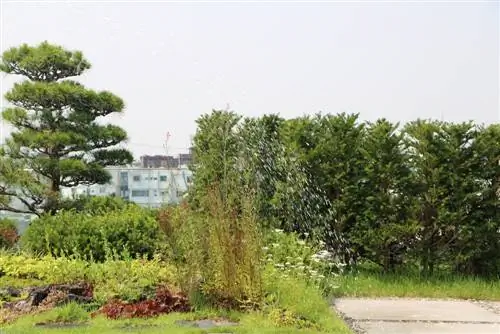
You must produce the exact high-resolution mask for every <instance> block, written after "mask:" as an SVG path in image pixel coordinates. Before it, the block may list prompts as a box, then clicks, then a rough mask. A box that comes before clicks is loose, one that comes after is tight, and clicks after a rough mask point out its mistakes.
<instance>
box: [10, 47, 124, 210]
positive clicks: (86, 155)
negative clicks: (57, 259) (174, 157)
mask: <svg viewBox="0 0 500 334" xmlns="http://www.w3.org/2000/svg"><path fill="white" fill-rule="evenodd" d="M89 68H90V63H89V62H88V61H87V60H86V59H85V58H84V57H83V54H82V53H81V52H80V51H68V50H65V49H63V48H62V47H61V46H57V45H52V44H49V43H47V42H43V43H40V44H38V45H35V46H29V45H26V44H23V45H21V46H20V47H15V48H10V49H8V50H6V51H5V52H4V53H3V55H2V60H1V63H0V70H1V71H2V72H5V73H7V74H14V75H20V76H22V77H24V80H23V81H21V82H19V83H15V84H14V87H13V88H12V89H11V90H10V91H9V92H7V93H6V94H5V99H6V100H7V101H8V102H9V103H10V105H11V106H10V107H8V108H6V109H5V110H3V111H2V117H3V119H4V120H5V121H7V122H8V123H9V124H10V125H12V126H13V128H14V131H13V132H12V133H11V136H10V138H9V139H8V140H7V143H6V145H5V146H4V147H3V148H2V152H1V153H2V159H4V160H5V161H6V162H5V164H4V165H5V166H6V168H0V172H4V173H5V174H7V175H4V176H3V178H4V179H5V180H6V181H9V175H8V173H7V172H8V171H9V169H8V168H7V167H8V166H9V163H7V162H8V161H12V162H11V164H20V166H19V167H20V169H23V170H27V171H29V172H28V173H29V174H33V176H32V177H31V178H30V179H31V180H30V181H31V182H36V183H38V184H39V185H40V186H47V187H46V191H40V190H38V189H37V191H31V190H33V189H32V188H33V186H31V185H30V186H29V187H24V186H23V184H22V182H14V185H13V188H16V187H19V186H21V188H23V189H24V188H29V189H30V195H31V196H26V193H22V190H17V191H14V190H13V189H6V191H4V192H3V193H2V192H0V194H1V195H4V196H5V197H8V198H9V199H14V198H17V199H19V200H20V201H21V202H22V204H24V207H25V208H24V211H27V212H31V213H35V214H39V213H40V211H45V212H51V213H54V212H56V211H57V208H58V201H59V198H60V191H61V188H62V187H73V186H77V185H79V184H93V183H106V182H108V181H109V180H110V178H111V176H110V175H109V173H108V172H107V171H106V170H105V169H104V167H106V166H109V165H115V166H116V165H124V164H128V163H130V162H132V159H133V157H132V155H131V153H130V152H129V151H127V150H125V149H122V148H117V147H116V145H118V144H120V143H121V142H123V141H124V140H126V139H127V134H126V132H125V131H124V130H123V129H122V128H120V127H118V126H116V125H111V124H109V125H101V124H99V123H98V122H97V121H98V119H100V118H102V117H105V116H108V115H110V114H113V113H120V112H122V111H123V108H124V102H123V100H122V99H121V98H119V97H118V96H116V95H114V94H112V93H110V92H108V91H102V92H96V91H93V90H90V89H87V88H85V87H84V86H83V85H82V84H81V83H78V82H76V81H74V80H70V79H69V78H71V77H75V76H79V75H81V74H83V73H84V72H85V71H86V70H88V69H89ZM2 167H3V166H2ZM14 181H17V180H14ZM0 190H1V189H0ZM2 204H3V205H2V209H4V210H10V211H18V210H19V209H18V208H15V207H13V206H12V205H10V204H11V203H10V201H8V200H5V201H3V203H2Z"/></svg>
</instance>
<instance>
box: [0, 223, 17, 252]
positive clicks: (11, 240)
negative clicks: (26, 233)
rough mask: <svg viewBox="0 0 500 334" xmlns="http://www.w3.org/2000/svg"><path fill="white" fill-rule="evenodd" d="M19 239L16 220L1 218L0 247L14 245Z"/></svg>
mask: <svg viewBox="0 0 500 334" xmlns="http://www.w3.org/2000/svg"><path fill="white" fill-rule="evenodd" d="M18 239H19V234H18V231H17V227H16V224H15V223H14V221H12V220H10V219H7V218H4V219H0V249H1V248H12V247H14V245H15V244H16V243H17V240H18Z"/></svg>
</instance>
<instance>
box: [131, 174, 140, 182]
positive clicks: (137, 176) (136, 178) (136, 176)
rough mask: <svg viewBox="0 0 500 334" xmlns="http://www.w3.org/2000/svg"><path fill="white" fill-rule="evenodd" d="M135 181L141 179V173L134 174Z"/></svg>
mask: <svg viewBox="0 0 500 334" xmlns="http://www.w3.org/2000/svg"><path fill="white" fill-rule="evenodd" d="M133 180H134V181H136V182H137V181H140V180H141V176H140V175H134V178H133Z"/></svg>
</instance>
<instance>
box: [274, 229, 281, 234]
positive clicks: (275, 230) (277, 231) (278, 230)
mask: <svg viewBox="0 0 500 334" xmlns="http://www.w3.org/2000/svg"><path fill="white" fill-rule="evenodd" d="M274 232H276V233H283V230H282V229H279V228H275V229H274Z"/></svg>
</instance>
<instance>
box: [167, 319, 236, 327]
mask: <svg viewBox="0 0 500 334" xmlns="http://www.w3.org/2000/svg"><path fill="white" fill-rule="evenodd" d="M175 324H177V325H180V326H189V327H197V328H202V329H210V328H216V327H229V326H238V325H239V324H238V323H237V322H231V321H227V320H211V319H203V320H178V321H176V322H175Z"/></svg>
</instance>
